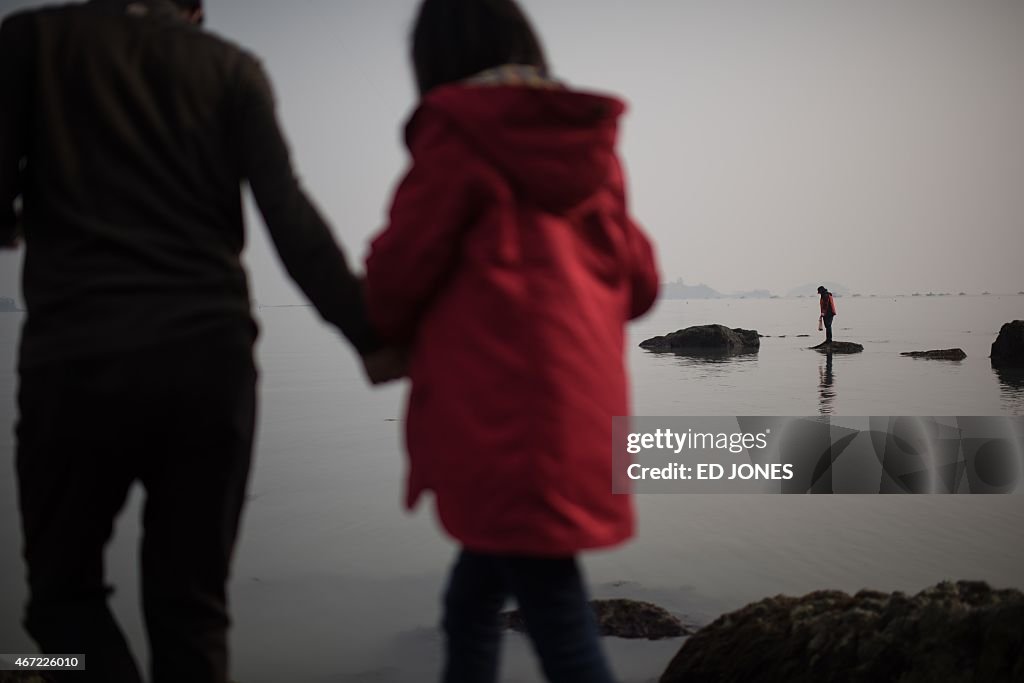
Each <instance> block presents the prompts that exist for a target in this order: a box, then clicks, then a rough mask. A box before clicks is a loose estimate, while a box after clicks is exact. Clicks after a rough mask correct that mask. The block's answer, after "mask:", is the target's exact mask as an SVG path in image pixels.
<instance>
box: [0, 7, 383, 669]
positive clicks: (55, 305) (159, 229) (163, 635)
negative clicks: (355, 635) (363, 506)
mask: <svg viewBox="0 0 1024 683" xmlns="http://www.w3.org/2000/svg"><path fill="white" fill-rule="evenodd" d="M254 11H256V10H254ZM202 16H203V10H202V7H201V5H200V1H199V0H177V1H176V2H172V1H171V0H135V1H128V0H92V1H91V2H87V3H84V4H75V5H65V6H62V7H54V8H44V9H40V10H35V11H29V12H23V13H19V14H16V15H13V16H11V17H9V18H7V19H6V20H5V21H4V23H3V26H2V28H0V93H2V99H0V243H2V244H3V245H4V246H6V247H14V246H16V245H17V244H18V243H19V242H20V241H22V240H24V243H25V264H24V282H23V288H24V296H25V301H26V303H27V312H28V315H27V317H26V320H25V325H24V328H23V330H22V336H21V346H20V352H19V361H18V368H19V381H20V389H19V393H18V407H19V421H18V426H17V456H16V457H17V477H18V493H19V504H20V512H21V522H22V531H23V536H24V546H23V551H24V557H25V560H26V563H27V565H28V583H29V601H28V605H27V610H26V617H25V626H26V628H27V629H28V631H29V633H30V634H31V635H32V637H33V638H34V639H35V640H36V642H37V643H38V645H39V647H40V648H41V650H42V652H43V653H46V654H85V656H86V666H87V670H86V671H85V672H74V673H70V674H65V675H64V676H65V677H66V678H67V679H68V680H72V681H103V682H104V683H137V682H138V681H141V680H142V677H141V676H140V674H139V671H138V668H137V666H136V663H135V660H134V658H133V657H132V654H131V652H130V651H129V649H128V646H127V643H126V642H125V639H124V637H123V635H122V633H121V631H120V629H119V628H118V625H117V624H116V622H115V620H114V617H113V615H112V614H111V613H110V610H109V608H108V606H107V596H108V593H109V589H108V587H107V586H106V585H105V582H104V568H103V552H104V547H105V546H106V544H107V542H108V541H109V539H110V536H111V533H112V530H113V523H114V519H115V517H116V516H117V514H118V512H119V511H120V510H121V508H122V506H123V505H124V503H125V499H126V497H127V494H128V490H129V488H130V486H131V485H132V483H133V482H134V481H140V482H141V483H142V485H143V487H144V489H145V494H146V499H145V512H144V519H143V523H144V535H143V539H142V548H141V570H142V577H141V583H142V603H143V611H144V616H145V622H146V628H147V632H148V636H149V645H150V652H151V668H152V678H151V680H152V681H154V682H155V683H172V682H173V683H185V682H186V681H187V682H188V683H224V682H225V681H226V680H227V676H228V656H227V630H228V624H229V615H228V608H227V603H226V595H225V593H226V591H225V584H226V581H227V577H228V569H229V565H230V561H231V556H232V551H233V549H234V546H235V539H236V534H237V531H238V525H239V516H240V513H241V510H242V505H243V501H244V499H245V489H246V480H247V477H248V473H249V466H250V458H251V450H252V439H253V429H254V420H255V409H256V368H255V366H254V362H253V354H252V351H253V343H254V340H255V338H256V334H257V330H256V324H255V322H254V320H253V317H252V314H251V312H250V303H249V292H248V284H247V281H246V280H247V279H246V274H245V271H244V270H243V267H242V264H241V262H240V258H239V255H240V252H241V251H242V247H243V245H244V242H245V233H244V229H243V227H244V226H243V221H242V201H241V194H240V184H241V183H242V182H245V181H247V182H248V183H249V185H250V187H251V188H252V192H253V195H254V196H255V199H256V203H257V205H258V206H259V209H260V211H261V213H262V214H263V217H264V219H265V221H266V224H267V227H268V229H269V231H270V235H271V237H272V238H273V241H274V244H275V246H276V248H277V251H278V253H279V254H280V257H281V260H282V262H283V263H284V265H285V267H286V268H287V270H288V272H289V274H290V275H291V276H292V278H294V279H295V281H296V282H297V283H298V285H299V286H300V287H301V288H302V290H303V292H304V293H305V294H306V295H307V296H308V297H309V299H310V300H311V301H312V303H313V304H314V306H315V307H316V308H317V310H318V311H319V312H320V314H321V315H322V316H323V317H324V318H325V319H326V320H327V321H328V322H330V323H332V324H333V325H335V326H336V327H338V328H339V329H340V330H341V331H342V332H344V334H345V335H346V336H347V337H348V338H349V340H350V341H351V342H352V344H354V345H355V347H356V348H357V349H359V350H360V351H363V352H368V351H371V350H372V349H374V348H375V340H374V335H373V334H372V331H371V329H370V327H369V325H368V323H367V320H366V317H365V314H364V307H363V304H362V293H361V287H360V284H359V282H358V281H357V279H356V277H354V275H353V274H352V273H351V272H350V271H349V268H348V266H347V265H346V261H345V257H344V255H343V253H342V252H341V250H340V249H339V247H338V245H337V244H336V243H335V241H334V238H333V237H332V235H331V232H330V230H329V229H328V227H327V226H326V225H325V223H324V221H323V220H322V219H321V218H320V216H319V215H318V213H317V211H316V209H314V207H313V205H312V204H311V203H310V202H309V201H308V199H307V198H306V196H305V194H304V193H303V191H302V189H301V188H300V187H299V185H298V183H297V181H296V178H295V173H294V171H293V170H292V166H291V162H290V161H289V154H288V149H287V147H286V145H285V141H284V139H283V137H282V134H281V131H280V129H279V127H278V122H277V119H276V115H275V111H274V100H273V97H272V95H271V90H270V85H269V83H268V80H267V77H266V76H265V74H264V72H263V70H262V68H261V67H260V65H259V63H258V62H257V60H256V59H255V58H253V57H252V56H251V55H249V54H247V53H246V52H244V51H242V50H241V49H239V48H238V47H235V46H234V45H232V44H230V43H227V42H225V41H223V40H221V39H219V38H216V37H214V36H213V35H211V34H209V33H206V32H204V31H202V30H200V28H199V26H198V24H199V23H200V22H201V20H202ZM19 197H20V198H21V202H20V207H21V210H20V211H19V201H18V200H19ZM19 214H20V215H19ZM371 358H372V357H371ZM369 365H370V366H372V365H373V362H372V360H371V362H370V363H369ZM59 680H65V678H60V679H59Z"/></svg>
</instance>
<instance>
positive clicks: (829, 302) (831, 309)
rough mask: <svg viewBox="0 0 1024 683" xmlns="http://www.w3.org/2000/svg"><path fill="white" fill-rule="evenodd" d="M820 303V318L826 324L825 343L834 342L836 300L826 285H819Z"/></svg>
mask: <svg viewBox="0 0 1024 683" xmlns="http://www.w3.org/2000/svg"><path fill="white" fill-rule="evenodd" d="M818 296H819V299H818V305H819V308H820V309H821V317H820V318H819V320H820V321H821V322H822V323H823V324H824V325H825V343H826V344H831V343H832V319H833V318H835V317H836V300H835V298H834V297H833V296H832V292H830V291H828V290H827V289H825V287H824V286H821V287H818Z"/></svg>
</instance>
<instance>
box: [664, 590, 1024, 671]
mask: <svg viewBox="0 0 1024 683" xmlns="http://www.w3.org/2000/svg"><path fill="white" fill-rule="evenodd" d="M718 681H744V682H747V683H761V682H764V683H768V682H772V683H774V682H775V681H786V682H787V683H875V682H876V681H899V682H900V683H931V682H932V681H943V682H944V683H968V682H971V681H986V683H1010V682H1011V681H1024V594H1021V593H1020V591H1016V590H992V589H991V588H989V587H988V585H987V584H985V583H980V582H973V581H960V582H957V583H951V582H943V583H940V584H938V585H937V586H934V587H932V588H929V589H927V590H924V591H922V592H920V593H918V594H917V595H914V596H907V595H905V594H903V593H892V594H889V593H878V592H874V591H861V592H860V593H857V594H856V595H854V596H850V595H847V594H846V593H841V592H839V591H818V592H815V593H811V594H809V595H805V596H804V597H802V598H791V597H786V596H778V597H774V598H767V599H765V600H762V601H760V602H757V603H754V604H751V605H747V606H746V607H744V608H742V609H740V610H738V611H736V612H732V613H731V614H726V615H725V616H722V617H719V618H718V619H717V620H716V621H715V622H713V623H712V624H710V625H709V626H706V627H705V628H703V629H701V630H700V631H698V632H697V634H696V635H694V636H692V637H691V638H689V639H688V640H687V641H686V642H685V643H684V644H683V647H682V649H681V650H680V651H679V653H678V654H677V655H676V656H675V658H674V659H673V660H672V662H671V663H670V664H669V666H668V669H667V670H666V671H665V673H664V674H662V676H661V679H660V683H684V682H685V683H712V682H718Z"/></svg>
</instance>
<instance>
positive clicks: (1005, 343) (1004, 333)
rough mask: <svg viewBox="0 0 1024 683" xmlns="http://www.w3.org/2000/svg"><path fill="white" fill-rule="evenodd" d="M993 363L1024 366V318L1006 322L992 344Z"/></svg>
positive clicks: (1014, 366)
mask: <svg viewBox="0 0 1024 683" xmlns="http://www.w3.org/2000/svg"><path fill="white" fill-rule="evenodd" d="M990 357H991V359H992V365H996V366H999V367H1004V368H1021V367H1024V320H1014V321H1013V322H1009V323H1006V324H1005V325H1003V327H1002V329H1000V330H999V336H998V337H996V340H995V342H993V344H992V355H991V356H990Z"/></svg>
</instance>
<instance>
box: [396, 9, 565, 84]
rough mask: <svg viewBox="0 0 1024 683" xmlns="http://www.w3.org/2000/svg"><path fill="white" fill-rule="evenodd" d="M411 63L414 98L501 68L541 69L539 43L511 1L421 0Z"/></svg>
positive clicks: (521, 13)
mask: <svg viewBox="0 0 1024 683" xmlns="http://www.w3.org/2000/svg"><path fill="white" fill-rule="evenodd" d="M412 64H413V70H414V71H415V73H416V84H417V86H418V87H419V91H420V95H424V94H426V93H427V92H428V91H429V90H432V89H434V88H436V87H437V86H439V85H444V84H446V83H454V82H456V81H461V80H463V79H465V78H469V77H470V76H472V75H474V74H477V73H480V72H481V71H485V70H487V69H491V68H494V67H496V66H501V65H502V64H526V65H529V66H535V67H537V68H539V69H542V70H547V63H546V62H545V60H544V51H543V49H542V48H541V45H540V40H538V38H537V35H536V34H535V33H534V31H533V28H532V27H531V26H530V22H529V20H528V19H527V18H526V15H525V14H523V11H522V10H521V9H519V5H517V4H516V3H515V1H514V0H423V4H422V5H420V11H419V16H418V17H417V18H416V25H415V27H414V28H413V31H412Z"/></svg>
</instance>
